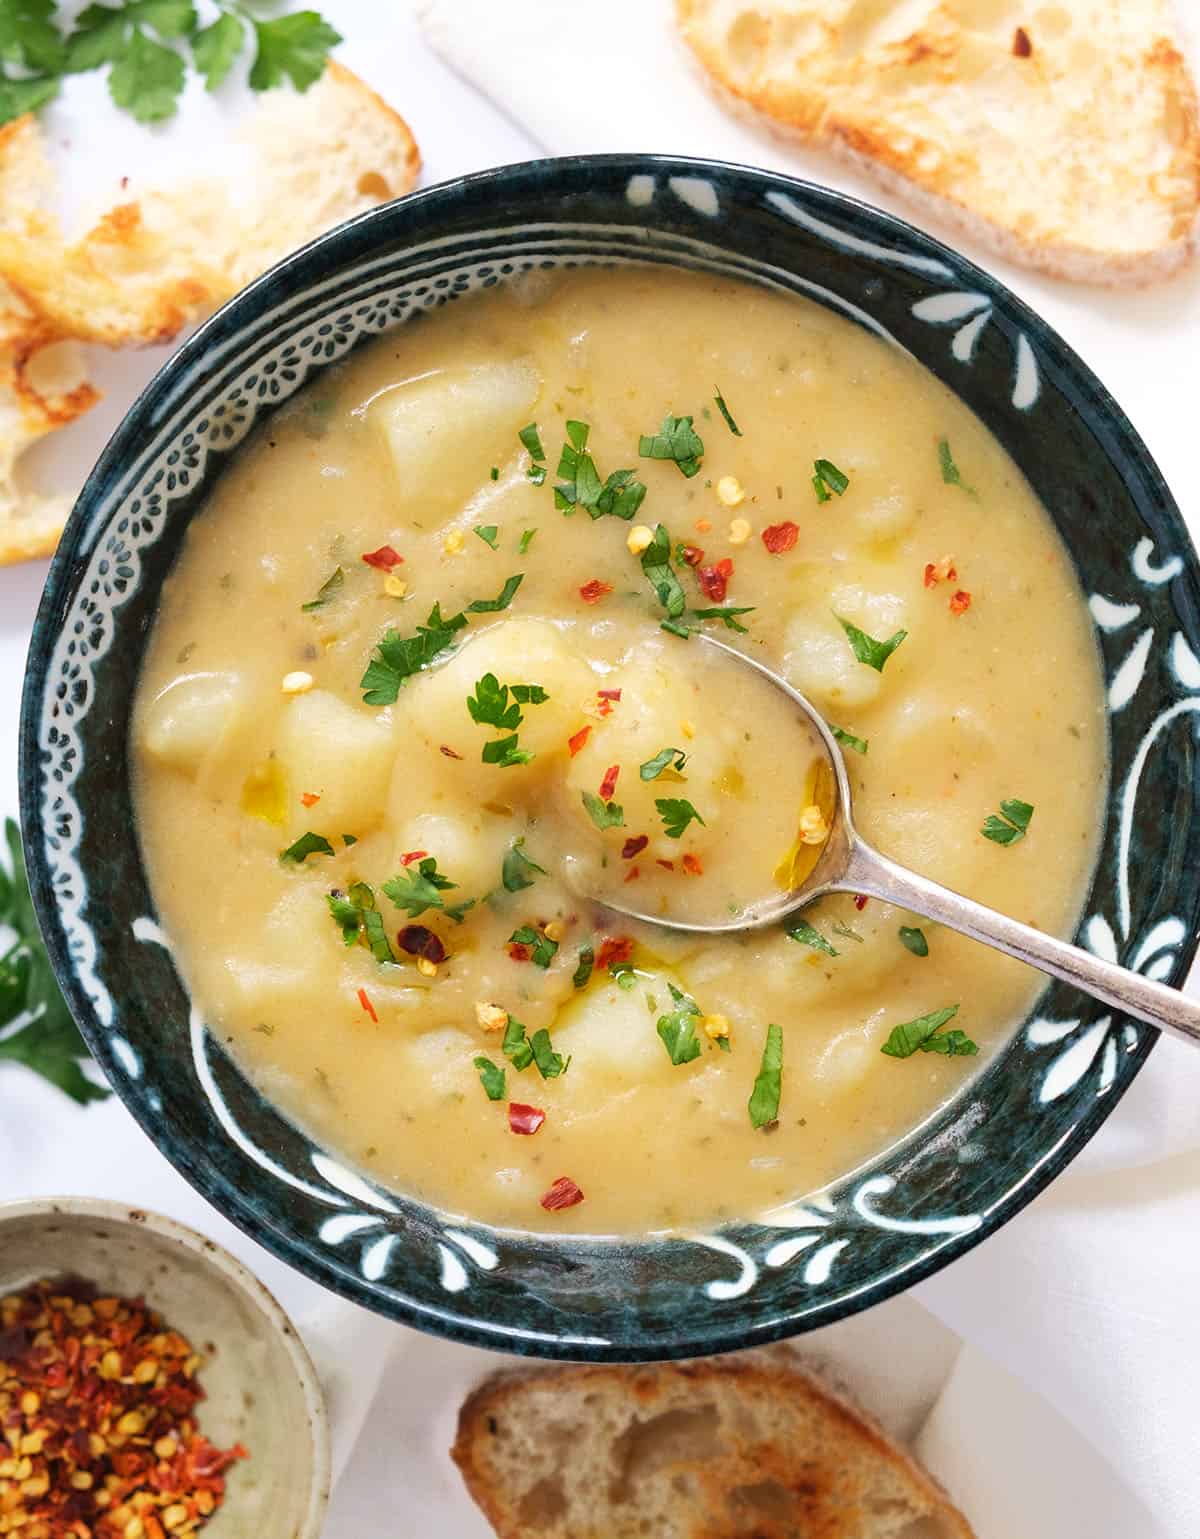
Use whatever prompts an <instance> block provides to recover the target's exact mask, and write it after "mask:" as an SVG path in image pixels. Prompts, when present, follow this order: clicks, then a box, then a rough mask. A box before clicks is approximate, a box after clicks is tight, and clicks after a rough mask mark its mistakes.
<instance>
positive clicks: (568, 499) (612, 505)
mask: <svg viewBox="0 0 1200 1539" xmlns="http://www.w3.org/2000/svg"><path fill="white" fill-rule="evenodd" d="M590 433H591V428H590V427H589V426H588V424H587V423H586V422H575V421H571V422H568V423H567V439H568V442H567V443H565V444H563V447H562V453H561V454H560V455H559V458H558V470H557V472H556V474H557V475H558V477H559V481H558V484H557V485H556V486H555V488H554V506H555V507H556V508H558V509H559V511H560V512H562V513H570V512H573V511H574V509H575V508H576V507H581V508H586V509H587V511H588V513H589V514H590V515H591V516H592V518H603V517H604V515H605V514H606V513H611V514H612V515H613V516H614V517H616V518H623V519H626V520H628V519H631V518H632V517H633V515H634V514H635V513H636V512H637V510H638V509H639V508H640V507H641V505H642V503H643V501H644V500H645V496H646V488H645V487H644V486H643V485H642V483H641V482H640V481H638V480H635V479H634V472H633V471H632V470H614V471H613V472H612V474H611V475H610V476H609V477H608V478H607V480H605V481H603V482H602V481H601V480H600V472H599V471H598V470H597V469H596V462H595V460H594V459H593V458H592V456H591V455H590V454H589V453H588V447H587V443H588V436H589V434H590Z"/></svg>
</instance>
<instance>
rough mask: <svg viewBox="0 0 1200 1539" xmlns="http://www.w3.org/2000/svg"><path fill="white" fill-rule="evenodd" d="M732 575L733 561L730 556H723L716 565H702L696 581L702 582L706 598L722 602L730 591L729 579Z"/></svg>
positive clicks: (701, 586) (716, 602)
mask: <svg viewBox="0 0 1200 1539" xmlns="http://www.w3.org/2000/svg"><path fill="white" fill-rule="evenodd" d="M732 576H733V562H732V561H731V560H730V558H729V557H728V556H723V557H722V558H721V560H720V561H718V562H717V564H716V566H702V567H701V568H700V570H699V571H698V572H697V573H696V581H697V582H698V583H699V584H700V588H701V591H702V592H703V593H704V596H705V598H710V599H712V601H713V603H714V604H720V603H722V602H723V601H724V598H725V595H726V593H728V591H729V579H730V578H731V577H732Z"/></svg>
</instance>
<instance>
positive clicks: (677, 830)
mask: <svg viewBox="0 0 1200 1539" xmlns="http://www.w3.org/2000/svg"><path fill="white" fill-rule="evenodd" d="M654 805H655V806H656V807H657V808H658V815H659V817H661V818H662V820H663V832H664V833H665V834H666V836H667V838H668V839H681V838H682V837H683V831H684V829H685V828H687V826H688V824H689V823H699V824H700V826H701V828H707V827H708V825H707V823H705V821H704V819H703V818H702V817H701V816H700V814H699V813H698V812H697V811H696V809H695V807H693V806H692V804H691V802H689V801H687V800H685V799H684V798H683V797H679V796H659V797H656V798H655V800H654Z"/></svg>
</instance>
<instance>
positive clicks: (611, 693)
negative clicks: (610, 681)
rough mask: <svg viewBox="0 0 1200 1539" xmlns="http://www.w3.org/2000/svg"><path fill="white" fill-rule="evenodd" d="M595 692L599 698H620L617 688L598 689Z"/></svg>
mask: <svg viewBox="0 0 1200 1539" xmlns="http://www.w3.org/2000/svg"><path fill="white" fill-rule="evenodd" d="M596 694H597V695H598V697H599V698H600V699H601V700H619V699H620V698H621V691H620V690H619V689H598V690H597V691H596Z"/></svg>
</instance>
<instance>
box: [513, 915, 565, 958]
mask: <svg viewBox="0 0 1200 1539" xmlns="http://www.w3.org/2000/svg"><path fill="white" fill-rule="evenodd" d="M508 942H509V945H510V946H529V947H530V948H531V955H530V958H529V960H530V961H531V962H532V963H533V965H534V966H535V967H549V966H550V963H551V962H553V960H554V953H555V952H556V951H557V950H558V942H557V941H553V940H551V939H550V937H549V936H548V935H546V934H545V933H544V932H543V931H542V930H535V929H534V927H533V925H531V924H523V925H521V927H520V928H519V929H517V930H514V931H513V932H512V934H511V935H510V936H509V937H508Z"/></svg>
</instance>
